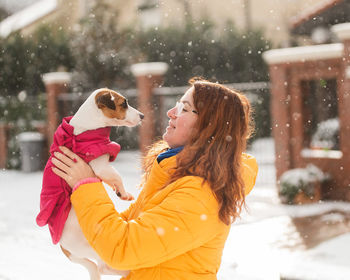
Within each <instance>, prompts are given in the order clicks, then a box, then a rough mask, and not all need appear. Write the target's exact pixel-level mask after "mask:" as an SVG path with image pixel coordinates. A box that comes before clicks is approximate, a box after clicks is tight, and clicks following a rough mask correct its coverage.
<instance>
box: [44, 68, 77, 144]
mask: <svg viewBox="0 0 350 280" xmlns="http://www.w3.org/2000/svg"><path fill="white" fill-rule="evenodd" d="M70 79H71V74H70V73H67V72H52V73H47V74H44V75H43V81H44V84H45V87H46V93H47V134H46V136H47V143H48V147H50V146H51V144H52V140H53V135H54V133H55V130H56V128H57V126H58V123H59V119H58V107H57V96H58V95H59V94H61V93H64V92H66V91H67V88H68V84H69V82H70Z"/></svg>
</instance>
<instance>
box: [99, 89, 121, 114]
mask: <svg viewBox="0 0 350 280" xmlns="http://www.w3.org/2000/svg"><path fill="white" fill-rule="evenodd" d="M114 99H115V97H114V96H113V93H112V92H110V91H103V92H100V93H99V94H98V96H97V97H96V104H97V107H98V108H99V109H102V108H106V107H107V108H108V109H111V110H115V109H116V106H115V103H114Z"/></svg>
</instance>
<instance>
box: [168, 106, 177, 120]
mask: <svg viewBox="0 0 350 280" xmlns="http://www.w3.org/2000/svg"><path fill="white" fill-rule="evenodd" d="M167 116H168V117H169V118H171V119H174V118H176V107H173V108H171V109H170V110H169V111H168V112H167Z"/></svg>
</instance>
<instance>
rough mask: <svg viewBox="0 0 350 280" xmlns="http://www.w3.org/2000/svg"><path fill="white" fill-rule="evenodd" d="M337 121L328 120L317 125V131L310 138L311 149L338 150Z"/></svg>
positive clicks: (338, 125)
mask: <svg viewBox="0 0 350 280" xmlns="http://www.w3.org/2000/svg"><path fill="white" fill-rule="evenodd" d="M339 128H340V124H339V119H338V118H334V119H328V120H326V121H323V122H320V123H319V124H317V130H316V132H315V133H314V134H313V135H312V138H311V148H315V149H326V150H339V149H340V143H339Z"/></svg>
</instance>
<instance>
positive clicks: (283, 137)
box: [269, 65, 292, 179]
mask: <svg viewBox="0 0 350 280" xmlns="http://www.w3.org/2000/svg"><path fill="white" fill-rule="evenodd" d="M269 71H270V80H271V107H270V110H271V120H272V123H271V125H272V134H273V137H274V140H275V157H276V160H275V165H276V176H277V179H278V178H279V177H280V176H281V175H282V174H283V172H285V171H287V170H288V169H290V168H291V164H292V163H291V155H290V151H291V149H290V137H291V131H290V109H289V101H290V100H289V99H288V76H287V68H286V66H285V65H270V69H269Z"/></svg>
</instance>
